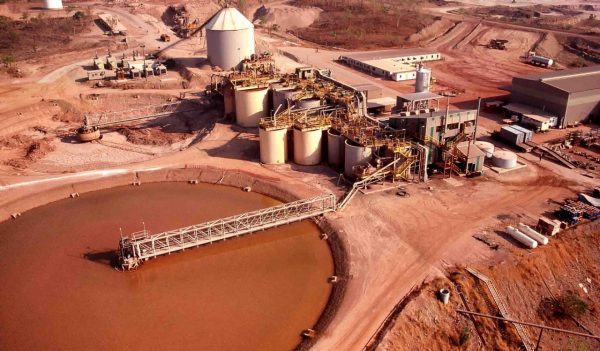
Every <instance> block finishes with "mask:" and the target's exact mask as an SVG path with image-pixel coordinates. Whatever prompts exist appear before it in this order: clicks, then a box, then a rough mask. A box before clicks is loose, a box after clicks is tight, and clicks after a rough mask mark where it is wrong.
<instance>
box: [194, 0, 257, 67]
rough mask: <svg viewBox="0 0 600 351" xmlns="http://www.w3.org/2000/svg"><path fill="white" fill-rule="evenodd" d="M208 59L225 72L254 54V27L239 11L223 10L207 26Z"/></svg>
mask: <svg viewBox="0 0 600 351" xmlns="http://www.w3.org/2000/svg"><path fill="white" fill-rule="evenodd" d="M205 29H206V47H207V52H208V59H209V61H210V62H211V63H212V65H213V66H219V67H221V68H222V69H224V70H229V69H231V68H240V62H241V61H242V60H243V59H245V58H250V56H252V54H254V25H253V24H252V22H250V21H249V20H248V19H247V18H246V17H244V15H242V14H241V13H240V12H239V11H238V10H237V9H235V8H233V7H225V8H223V9H221V10H220V11H219V12H217V14H216V15H215V16H214V17H213V18H212V19H211V20H210V21H208V23H207V24H206V26H205Z"/></svg>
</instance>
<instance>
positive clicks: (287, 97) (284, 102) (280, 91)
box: [273, 88, 298, 113]
mask: <svg viewBox="0 0 600 351" xmlns="http://www.w3.org/2000/svg"><path fill="white" fill-rule="evenodd" d="M296 94H298V90H296V89H294V88H275V89H274V90H273V113H275V111H277V108H279V112H281V111H282V110H284V109H286V108H288V101H292V103H293V101H294V97H295V96H296ZM279 106H281V107H279Z"/></svg>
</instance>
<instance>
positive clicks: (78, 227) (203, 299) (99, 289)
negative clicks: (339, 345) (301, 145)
mask: <svg viewBox="0 0 600 351" xmlns="http://www.w3.org/2000/svg"><path fill="white" fill-rule="evenodd" d="M278 203H279V202H278V201H276V200H273V199H271V198H269V197H266V196H263V195H260V194H257V193H245V192H243V191H241V190H239V189H237V188H231V187H225V186H218V185H208V184H198V185H189V184H185V183H152V184H144V185H142V186H140V187H132V186H128V187H118V188H112V189H108V190H101V191H96V192H91V193H85V194H82V195H81V197H79V198H75V199H65V200H61V201H58V202H54V203H51V204H48V205H45V206H42V207H38V208H34V209H32V210H30V211H27V212H25V213H23V215H22V216H21V217H19V218H18V219H16V220H10V221H6V222H3V223H0V282H2V288H1V289H0V350H126V349H130V350H182V349H185V350H278V351H279V350H291V349H293V348H294V347H295V346H296V345H297V344H298V343H299V342H300V341H301V339H300V333H301V332H302V330H304V329H306V328H311V327H312V326H313V325H314V324H315V323H316V321H317V320H318V318H319V316H320V314H321V311H322V310H323V309H324V308H325V306H326V304H327V301H328V299H329V295H330V292H331V286H330V285H329V284H328V283H327V278H328V277H329V276H330V275H332V274H333V260H332V257H331V253H330V251H329V247H328V245H327V242H326V241H322V240H320V239H319V234H320V231H319V229H318V227H317V226H316V225H315V224H314V223H313V222H311V221H303V222H299V223H294V224H291V225H287V226H285V227H279V228H275V229H271V230H266V231H263V232H259V233H256V234H249V235H247V236H244V237H240V238H236V239H232V240H227V241H224V242H219V243H216V244H213V245H208V246H202V247H199V248H196V249H192V250H187V251H185V252H182V253H176V254H173V255H170V256H162V257H159V258H158V259H155V260H151V261H148V262H146V263H145V264H144V265H143V266H142V268H141V269H139V270H137V271H134V272H127V273H123V272H117V271H115V270H114V268H113V267H112V266H111V265H110V261H111V260H112V259H113V253H112V252H113V250H115V249H116V248H117V246H118V241H119V237H120V232H119V228H121V229H122V231H123V233H124V234H129V233H131V232H134V231H139V230H142V229H143V226H144V225H145V227H146V229H148V230H149V231H150V232H151V233H158V232H161V231H165V230H169V229H175V228H178V227H183V226H187V225H191V224H196V223H201V222H204V221H207V220H211V219H216V218H220V217H224V216H229V215H233V214H239V213H242V212H245V211H250V210H255V209H259V208H264V207H269V206H273V205H276V204H278Z"/></svg>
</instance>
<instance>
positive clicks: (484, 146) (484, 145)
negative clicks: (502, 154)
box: [474, 141, 494, 158]
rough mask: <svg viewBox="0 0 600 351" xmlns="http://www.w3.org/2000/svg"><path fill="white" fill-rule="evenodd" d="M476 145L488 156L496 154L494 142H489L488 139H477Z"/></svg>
mask: <svg viewBox="0 0 600 351" xmlns="http://www.w3.org/2000/svg"><path fill="white" fill-rule="evenodd" d="M474 144H475V146H477V147H478V148H479V149H480V150H481V151H483V153H484V154H485V157H486V158H491V157H492V155H494V144H492V143H489V142H487V141H476V142H475V143H474Z"/></svg>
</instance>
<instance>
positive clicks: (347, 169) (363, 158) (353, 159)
mask: <svg viewBox="0 0 600 351" xmlns="http://www.w3.org/2000/svg"><path fill="white" fill-rule="evenodd" d="M371 154H372V150H371V149H370V148H368V147H364V146H362V145H359V144H356V143H355V142H353V141H351V140H346V142H345V146H344V175H345V176H347V177H354V166H358V165H364V164H367V163H368V162H369V161H370V160H371Z"/></svg>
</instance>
